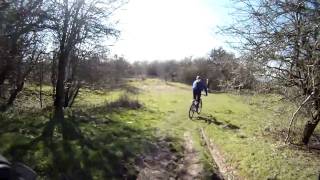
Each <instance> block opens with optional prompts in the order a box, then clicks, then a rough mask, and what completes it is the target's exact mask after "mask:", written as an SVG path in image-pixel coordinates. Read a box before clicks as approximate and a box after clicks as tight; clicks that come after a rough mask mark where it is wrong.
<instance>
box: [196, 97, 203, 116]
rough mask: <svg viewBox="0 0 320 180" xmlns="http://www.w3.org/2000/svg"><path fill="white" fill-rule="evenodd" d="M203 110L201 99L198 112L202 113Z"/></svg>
mask: <svg viewBox="0 0 320 180" xmlns="http://www.w3.org/2000/svg"><path fill="white" fill-rule="evenodd" d="M201 110H202V100H201V99H200V101H199V105H198V109H197V113H198V114H200V113H201Z"/></svg>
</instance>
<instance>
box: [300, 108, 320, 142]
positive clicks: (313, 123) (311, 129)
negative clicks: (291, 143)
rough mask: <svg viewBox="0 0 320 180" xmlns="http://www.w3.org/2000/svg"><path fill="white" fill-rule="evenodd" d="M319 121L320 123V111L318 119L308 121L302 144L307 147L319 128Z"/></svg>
mask: <svg viewBox="0 0 320 180" xmlns="http://www.w3.org/2000/svg"><path fill="white" fill-rule="evenodd" d="M319 121H320V115H319V111H318V112H317V115H316V117H314V119H312V120H311V121H308V122H307V123H306V125H305V126H304V130H303V137H302V142H303V143H304V144H305V145H307V144H308V143H309V140H310V137H311V135H312V134H313V132H314V130H315V128H316V127H317V125H318V123H319Z"/></svg>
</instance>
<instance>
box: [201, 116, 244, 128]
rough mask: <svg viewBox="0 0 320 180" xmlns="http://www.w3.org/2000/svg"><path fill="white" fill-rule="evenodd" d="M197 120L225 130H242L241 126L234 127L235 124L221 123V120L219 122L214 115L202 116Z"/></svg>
mask: <svg viewBox="0 0 320 180" xmlns="http://www.w3.org/2000/svg"><path fill="white" fill-rule="evenodd" d="M197 120H200V121H204V122H205V123H207V124H208V125H210V124H214V125H217V126H222V127H223V128H225V129H230V130H238V129H240V127H239V126H237V125H234V124H232V123H230V122H222V121H219V120H217V118H216V117H214V116H212V115H200V116H198V117H197Z"/></svg>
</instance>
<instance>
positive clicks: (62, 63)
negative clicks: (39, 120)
mask: <svg viewBox="0 0 320 180" xmlns="http://www.w3.org/2000/svg"><path fill="white" fill-rule="evenodd" d="M66 64H67V55H66V53H65V52H63V51H62V52H61V55H60V58H59V64H58V79H57V83H56V94H55V99H54V107H55V111H54V119H56V120H58V119H59V120H62V121H63V106H64V98H65V96H64V80H65V74H66ZM56 113H57V114H56ZM60 113H62V116H61V114H60Z"/></svg>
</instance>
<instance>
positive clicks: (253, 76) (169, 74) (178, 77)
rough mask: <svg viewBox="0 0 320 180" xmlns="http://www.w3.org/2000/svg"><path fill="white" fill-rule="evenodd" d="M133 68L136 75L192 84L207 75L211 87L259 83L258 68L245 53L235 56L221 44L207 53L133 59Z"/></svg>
mask: <svg viewBox="0 0 320 180" xmlns="http://www.w3.org/2000/svg"><path fill="white" fill-rule="evenodd" d="M132 68H133V71H134V73H135V75H136V76H141V77H143V76H147V77H158V78H162V79H164V80H166V81H177V82H182V83H186V84H191V83H192V82H193V80H194V79H195V77H196V76H197V75H200V76H201V77H202V78H203V79H204V80H206V79H208V85H209V88H210V89H211V90H232V89H239V88H241V89H251V90H252V89H254V88H255V87H256V86H257V84H258V83H259V81H257V71H258V70H257V68H255V67H254V66H253V65H252V64H250V61H248V59H247V57H245V56H243V57H240V58H236V57H235V55H234V54H232V53H229V52H227V51H226V50H224V49H223V48H217V49H213V50H212V51H211V52H210V53H209V55H208V57H202V58H195V59H192V58H185V59H183V60H179V61H177V60H168V61H153V62H149V63H148V62H135V63H133V65H132Z"/></svg>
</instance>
